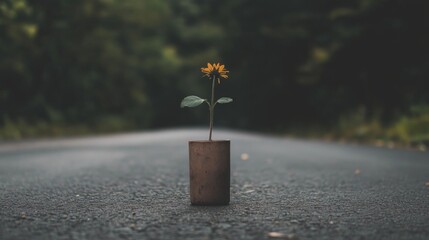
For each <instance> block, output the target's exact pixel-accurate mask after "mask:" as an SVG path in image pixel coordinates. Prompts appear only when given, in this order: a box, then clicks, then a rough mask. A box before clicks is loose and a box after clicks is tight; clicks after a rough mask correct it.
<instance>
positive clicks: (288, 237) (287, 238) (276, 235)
mask: <svg viewBox="0 0 429 240" xmlns="http://www.w3.org/2000/svg"><path fill="white" fill-rule="evenodd" d="M268 237H270V238H280V239H285V240H298V239H299V238H298V237H297V236H296V235H295V234H288V235H286V234H284V233H281V232H269V233H268Z"/></svg>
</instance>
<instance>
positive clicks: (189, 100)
mask: <svg viewBox="0 0 429 240" xmlns="http://www.w3.org/2000/svg"><path fill="white" fill-rule="evenodd" d="M201 72H203V73H204V77H208V78H209V79H211V80H212V96H211V101H210V102H209V101H208V100H207V99H203V98H200V97H198V96H187V97H185V98H184V99H183V100H182V102H181V104H180V107H182V108H184V107H197V106H199V105H201V104H202V103H204V102H205V103H207V104H208V105H209V111H210V133H209V141H211V140H212V131H213V118H214V108H215V106H216V104H218V103H220V104H225V103H230V102H232V98H229V97H221V98H219V99H218V100H217V101H216V102H215V101H214V97H215V83H216V80H217V82H218V84H220V81H221V79H227V78H228V73H229V71H227V70H226V69H225V65H220V63H217V64H216V63H213V64H210V63H207V67H206V68H201Z"/></svg>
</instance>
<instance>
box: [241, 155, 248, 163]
mask: <svg viewBox="0 0 429 240" xmlns="http://www.w3.org/2000/svg"><path fill="white" fill-rule="evenodd" d="M241 160H244V161H246V160H249V154H247V153H242V154H241Z"/></svg>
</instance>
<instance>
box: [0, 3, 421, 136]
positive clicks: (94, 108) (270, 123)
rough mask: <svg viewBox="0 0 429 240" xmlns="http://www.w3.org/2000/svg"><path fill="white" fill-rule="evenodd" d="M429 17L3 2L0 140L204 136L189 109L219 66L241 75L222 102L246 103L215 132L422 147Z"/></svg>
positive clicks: (368, 6) (304, 9)
mask: <svg viewBox="0 0 429 240" xmlns="http://www.w3.org/2000/svg"><path fill="white" fill-rule="evenodd" d="M428 10H429V2H428V1H426V0H348V1H338V0H322V1H320V0H305V1H303V0H289V1H276V0H269V1H259V0H228V1H220V0H219V1H211V0H205V1H197V0H182V1H174V0H162V1H161V0H144V1H141V0H127V1H119V0H73V1H72V0H3V1H1V2H0V128H1V129H2V130H1V131H0V133H1V135H2V136H3V137H9V138H10V137H12V138H13V137H15V138H17V137H22V136H32V135H40V134H42V135H55V134H70V133H81V132H87V131H90V132H105V131H123V130H134V129H148V128H160V127H170V126H178V125H195V124H197V125H202V124H205V123H206V122H207V121H206V120H207V110H206V109H203V108H201V109H197V110H195V109H193V110H181V109H179V107H178V105H179V103H180V100H181V98H182V97H183V96H186V95H189V94H197V95H204V94H206V95H208V94H209V89H210V87H209V84H210V83H209V81H206V79H203V78H201V75H202V74H201V73H200V72H199V69H200V67H202V66H204V65H205V64H206V62H208V61H210V62H218V61H220V62H222V63H225V64H226V66H227V67H228V68H229V69H230V70H231V73H230V79H229V80H227V81H225V84H221V85H220V86H219V89H218V93H219V94H224V95H228V96H232V97H234V99H235V103H234V105H230V106H227V107H224V108H218V109H217V111H218V114H217V119H216V123H217V125H218V126H219V125H224V126H229V127H238V128H244V129H254V130H264V131H276V132H278V131H281V132H287V131H289V132H290V131H296V130H307V131H309V130H308V129H310V128H311V129H318V130H320V129H323V130H325V131H327V130H329V131H328V132H335V131H336V130H338V129H340V130H339V131H338V133H339V134H343V135H344V134H346V135H347V134H351V135H356V134H358V135H359V134H361V133H362V134H363V135H365V134H367V135H368V133H369V132H370V133H371V134H374V133H376V135H377V136H375V137H382V136H387V135H389V136H393V137H398V138H402V139H407V138H408V139H407V141H409V140H410V139H409V138H410V135H409V134H408V133H409V132H410V131H414V132H423V133H422V134H420V135H419V136H418V138H425V135H429V120H428V119H429V117H428V115H429V113H428V111H427V107H426V106H427V105H428V102H429V94H427V87H426V85H427V84H426V82H427V80H428V79H429V78H428V77H429V72H428V71H429V70H428V69H429V47H428V45H427V43H428V42H429V19H428V18H429V17H428V15H427V12H428ZM220 116H221V117H220ZM345 129H352V130H351V133H350V131H347V130H345ZM404 132H405V133H404ZM371 134H370V135H371ZM407 134H408V135H407ZM428 138H429V137H428Z"/></svg>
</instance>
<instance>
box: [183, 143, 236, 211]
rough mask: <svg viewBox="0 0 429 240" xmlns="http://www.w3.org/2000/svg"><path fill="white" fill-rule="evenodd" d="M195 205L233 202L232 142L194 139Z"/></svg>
mask: <svg viewBox="0 0 429 240" xmlns="http://www.w3.org/2000/svg"><path fill="white" fill-rule="evenodd" d="M189 177H190V194H191V204H192V205H227V204H229V195H230V193H229V185H230V141H229V140H220V141H190V142H189Z"/></svg>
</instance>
